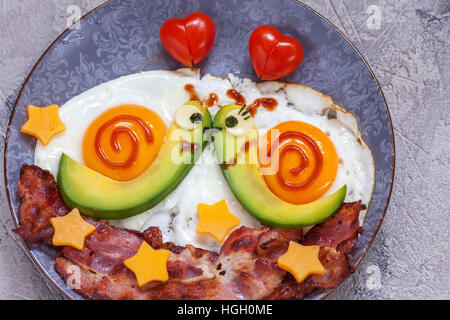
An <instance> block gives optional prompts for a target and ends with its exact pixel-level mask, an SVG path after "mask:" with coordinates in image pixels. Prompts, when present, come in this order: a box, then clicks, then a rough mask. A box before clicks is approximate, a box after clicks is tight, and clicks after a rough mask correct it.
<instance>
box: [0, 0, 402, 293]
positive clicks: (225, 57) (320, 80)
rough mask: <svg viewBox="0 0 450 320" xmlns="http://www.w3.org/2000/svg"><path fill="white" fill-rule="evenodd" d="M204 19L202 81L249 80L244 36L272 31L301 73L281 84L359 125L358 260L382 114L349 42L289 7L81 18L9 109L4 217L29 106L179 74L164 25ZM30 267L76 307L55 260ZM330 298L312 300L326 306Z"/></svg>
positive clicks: (133, 11)
mask: <svg viewBox="0 0 450 320" xmlns="http://www.w3.org/2000/svg"><path fill="white" fill-rule="evenodd" d="M195 11H201V12H203V13H206V14H208V15H209V16H210V17H212V19H213V20H214V22H215V24H216V43H215V45H214V47H213V50H212V52H211V54H210V55H209V57H208V58H207V59H206V60H204V61H202V62H201V63H200V65H199V67H200V69H201V71H202V73H203V74H206V73H211V74H213V75H215V76H227V74H228V73H233V74H235V75H237V76H239V77H247V78H250V79H251V80H253V81H257V80H258V79H257V78H256V75H255V73H254V71H253V68H252V65H251V63H250V59H249V55H248V45H247V44H248V38H249V36H250V33H251V32H252V30H254V29H255V28H256V27H257V26H259V25H263V24H270V25H273V26H275V27H276V28H278V29H279V30H280V31H281V32H282V33H285V34H288V35H291V36H294V37H295V38H297V39H299V40H300V42H301V43H302V45H303V47H304V51H305V58H304V61H303V63H302V65H301V66H300V68H299V70H297V71H296V72H295V73H293V74H291V75H290V76H288V77H287V78H285V79H282V80H283V81H287V82H294V83H300V84H303V85H306V86H309V87H311V88H313V89H316V90H318V91H320V92H323V93H325V94H328V95H330V96H331V97H332V98H333V101H334V102H335V103H337V104H338V105H340V106H342V107H344V108H345V109H347V110H348V111H350V112H352V113H353V114H354V115H355V116H356V118H357V119H358V123H359V128H360V130H361V134H362V137H363V139H364V141H365V142H366V143H367V144H368V145H369V147H370V149H371V150H372V153H373V156H374V161H375V188H374V193H373V197H372V201H371V203H370V206H369V208H368V212H367V215H366V219H365V221H364V225H363V227H364V232H363V233H362V234H361V236H360V238H359V240H358V243H357V245H356V247H355V248H354V251H353V256H354V259H355V262H359V261H360V259H361V258H362V256H363V255H364V253H365V252H366V251H367V249H368V247H369V245H370V244H371V242H372V241H373V239H374V237H375V234H376V233H377V230H378V228H379V227H380V224H381V222H382V220H383V217H384V215H385V213H386V210H387V206H388V203H389V198H390V194H391V189H392V184H393V178H394V159H395V152H394V140H393V129H392V123H391V120H390V115H389V110H388V107H387V104H386V101H385V99H384V96H383V93H382V91H381V88H380V86H379V84H378V81H377V80H376V78H375V76H374V74H373V72H372V70H371V69H370V67H369V66H368V64H367V62H366V61H365V60H364V58H363V57H362V56H361V54H360V53H359V52H358V50H357V49H356V48H355V47H354V45H352V43H351V42H350V41H349V40H348V39H347V38H346V37H345V36H344V35H343V34H342V33H341V32H340V31H339V30H338V29H337V28H336V27H335V26H333V25H332V24H331V23H330V22H329V21H327V20H326V19H325V18H324V17H322V16H321V15H320V14H318V13H317V12H315V11H314V10H312V9H311V8H309V7H307V6H306V5H304V4H302V3H301V2H299V1H294V0H279V1H277V2H276V5H274V1H273V0H245V1H244V0H229V1H219V0H217V1H212V0H189V1H176V0H155V1H143V0H112V1H109V2H106V3H105V4H103V5H102V6H100V7H98V8H96V9H94V10H93V11H91V12H90V13H88V14H87V15H86V16H84V17H83V18H82V19H81V20H80V21H79V22H78V23H77V25H76V27H75V28H72V29H70V30H66V31H65V32H63V33H62V34H61V35H60V36H59V37H58V38H57V39H56V41H55V42H54V43H53V44H52V45H51V46H50V47H49V48H48V49H47V51H46V52H45V53H44V54H43V56H42V57H41V58H40V59H39V61H38V62H37V63H36V65H35V67H34V68H33V70H32V71H31V73H30V75H29V76H28V78H27V79H26V81H25V83H24V85H23V87H22V90H21V91H20V93H19V96H18V98H17V101H16V104H15V106H14V109H13V112H12V116H11V119H10V125H9V128H8V135H7V141H6V146H5V162H4V163H5V185H6V189H7V195H8V200H9V204H10V208H11V213H12V217H13V219H14V221H15V223H16V224H18V216H17V213H18V207H19V203H20V202H19V200H20V199H19V197H18V193H17V180H18V178H19V174H20V167H21V165H22V164H24V163H28V164H32V163H33V162H34V161H33V158H34V148H35V144H36V142H35V139H34V138H32V137H30V136H28V135H25V134H21V133H20V129H21V127H22V125H23V124H24V123H25V122H26V120H27V112H26V110H27V106H28V105H29V104H33V105H38V106H47V105H50V104H59V105H63V104H64V103H65V102H66V101H68V100H69V99H71V98H72V97H74V96H76V95H78V94H80V93H82V92H83V91H85V90H87V89H90V88H92V87H94V86H96V85H99V84H101V83H103V82H106V81H109V80H112V79H115V78H118V77H120V76H124V75H128V74H132V73H136V72H139V71H147V70H155V69H169V70H172V69H177V68H180V67H182V66H181V65H180V64H178V63H177V62H176V61H175V60H174V59H172V58H171V57H170V56H169V55H168V54H167V53H166V52H165V50H164V49H163V47H162V45H161V43H160V40H159V29H160V27H161V25H162V23H163V22H164V21H165V20H166V19H168V18H171V17H182V16H185V15H187V14H189V13H191V12H195ZM25 245H26V247H27V248H28V255H29V257H30V258H31V260H32V261H33V263H34V264H35V265H36V266H37V267H38V268H39V269H40V270H41V271H42V273H43V274H44V275H45V276H46V277H47V278H48V279H49V280H50V282H51V283H52V284H53V285H54V286H55V287H56V288H58V290H59V291H60V292H61V293H62V294H64V296H66V297H67V298H70V299H82V298H81V296H79V295H78V294H76V293H75V292H74V291H72V290H70V289H68V288H67V287H66V285H65V283H64V281H63V280H62V279H61V278H60V277H59V276H58V274H56V272H55V270H54V268H53V266H54V258H55V256H56V252H55V251H54V250H53V249H49V248H46V247H44V246H43V245H34V244H25ZM329 293H330V290H327V291H321V292H316V293H315V294H313V295H312V296H311V297H309V298H311V299H320V298H324V297H325V296H326V295H327V294H329Z"/></svg>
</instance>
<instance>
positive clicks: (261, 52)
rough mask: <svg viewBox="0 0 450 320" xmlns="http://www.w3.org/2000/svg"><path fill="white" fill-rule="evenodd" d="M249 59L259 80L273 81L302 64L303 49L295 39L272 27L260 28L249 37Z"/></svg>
mask: <svg viewBox="0 0 450 320" xmlns="http://www.w3.org/2000/svg"><path fill="white" fill-rule="evenodd" d="M249 52H250V59H251V60H252V64H253V68H254V69H255V71H256V74H257V75H258V77H259V78H260V79H261V80H275V79H280V78H283V77H286V76H287V75H289V74H291V73H292V72H294V71H295V70H296V69H297V68H298V67H299V66H300V64H301V63H302V60H303V48H302V45H301V44H300V42H299V41H298V40H297V39H294V38H292V37H288V36H285V35H283V34H282V33H281V32H280V31H278V30H277V29H276V28H274V27H272V26H260V27H258V28H256V29H255V30H254V31H253V32H252V34H251V35H250V40H249Z"/></svg>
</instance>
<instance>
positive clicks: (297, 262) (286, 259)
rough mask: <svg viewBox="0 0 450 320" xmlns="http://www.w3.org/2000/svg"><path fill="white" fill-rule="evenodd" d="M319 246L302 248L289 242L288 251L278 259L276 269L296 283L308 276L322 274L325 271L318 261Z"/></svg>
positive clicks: (295, 243)
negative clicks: (290, 276)
mask: <svg viewBox="0 0 450 320" xmlns="http://www.w3.org/2000/svg"><path fill="white" fill-rule="evenodd" d="M319 249H320V247H319V246H302V245H301V244H298V243H297V242H294V241H291V242H289V248H288V251H287V252H286V253H285V254H283V255H282V256H281V257H279V258H278V267H280V268H281V269H283V270H286V271H287V272H289V273H290V274H292V275H293V276H294V278H295V280H297V281H298V282H302V281H303V280H305V278H306V277H307V276H309V275H310V274H323V273H324V272H325V269H324V268H323V265H322V264H321V263H320V260H319Z"/></svg>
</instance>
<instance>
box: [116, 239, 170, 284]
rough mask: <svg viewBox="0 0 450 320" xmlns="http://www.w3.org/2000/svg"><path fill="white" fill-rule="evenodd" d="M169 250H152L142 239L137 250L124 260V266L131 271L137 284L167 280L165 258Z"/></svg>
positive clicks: (166, 258) (167, 256)
mask: <svg viewBox="0 0 450 320" xmlns="http://www.w3.org/2000/svg"><path fill="white" fill-rule="evenodd" d="M169 255H170V251H168V250H154V249H153V248H152V247H150V245H149V244H148V243H147V242H145V241H142V244H141V247H140V248H139V250H138V252H137V253H136V254H135V255H134V256H132V257H131V258H129V259H127V260H125V261H124V264H125V266H126V267H127V268H128V269H130V270H131V271H133V273H134V274H135V276H136V279H137V281H138V284H139V286H140V287H141V286H143V285H145V284H147V283H149V282H150V281H155V280H157V281H167V280H169V274H168V273H167V260H168V259H169Z"/></svg>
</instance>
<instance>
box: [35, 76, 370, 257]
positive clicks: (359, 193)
mask: <svg viewBox="0 0 450 320" xmlns="http://www.w3.org/2000/svg"><path fill="white" fill-rule="evenodd" d="M186 85H191V88H193V89H194V90H195V95H197V96H198V97H197V98H200V99H201V100H202V101H204V102H205V103H207V104H210V112H211V115H212V116H213V117H214V115H215V114H216V113H217V111H218V110H219V108H220V107H221V106H223V105H227V104H233V103H236V102H238V101H237V99H243V100H245V101H246V102H247V104H251V103H252V102H253V101H256V100H257V99H261V98H268V97H270V98H273V99H275V100H276V101H277V106H276V108H274V109H273V110H270V109H269V108H264V107H260V108H258V110H257V112H256V114H255V115H254V121H255V123H256V126H257V128H258V130H259V134H260V136H263V135H265V134H266V133H267V131H268V130H270V129H271V128H273V127H275V126H277V125H278V124H280V123H283V122H285V121H293V120H295V121H301V122H305V123H308V124H310V125H313V126H315V127H317V128H319V129H320V130H322V131H323V132H324V133H325V134H326V135H327V136H328V137H329V139H330V140H331V141H332V142H333V144H334V147H335V149H336V153H337V156H338V158H339V164H338V169H337V173H336V178H335V179H334V181H333V183H332V185H331V187H330V188H329V189H328V191H327V192H326V193H325V194H324V195H323V196H327V195H330V194H332V193H333V192H335V191H336V190H338V189H339V188H340V187H342V186H343V185H344V184H346V185H347V188H348V189H347V190H348V192H347V196H346V199H345V201H346V202H350V201H357V200H362V202H363V203H364V204H367V205H368V204H369V202H370V198H371V195H372V191H373V185H374V164H373V159H372V154H371V152H370V149H369V148H368V147H367V145H366V144H365V143H364V142H363V141H362V139H361V136H360V134H359V131H358V126H357V122H356V120H355V118H354V117H353V116H352V115H351V114H350V113H347V112H345V110H344V109H341V108H339V107H338V106H336V105H334V104H333V101H332V99H331V98H330V97H328V96H325V95H323V94H321V93H320V92H317V91H315V90H313V89H311V88H308V87H304V86H301V85H297V84H287V83H281V82H276V81H269V82H262V83H255V82H252V81H250V80H248V79H240V78H238V77H235V76H233V75H229V76H228V77H227V78H218V77H214V76H212V75H205V76H203V77H201V76H200V73H199V71H198V70H191V69H180V70H177V71H161V70H156V71H148V72H142V73H138V74H133V75H129V76H125V77H121V78H118V79H115V80H112V81H109V82H106V83H104V84H101V85H99V86H97V87H94V88H92V89H90V90H87V91H86V92H84V93H82V94H80V95H78V96H76V97H74V98H72V99H71V100H69V101H68V102H67V103H65V104H64V105H63V106H61V107H60V111H59V114H60V118H61V120H62V122H63V123H64V124H65V126H66V130H65V131H64V132H62V133H60V134H58V135H56V136H55V137H54V138H53V139H52V140H51V141H50V142H49V143H48V144H47V145H46V146H44V145H43V144H41V143H40V142H38V143H37V145H36V149H35V164H36V165H38V166H40V167H41V168H43V169H46V170H49V171H50V172H51V173H52V174H53V175H54V176H56V175H57V172H58V164H59V159H60V157H61V154H62V153H66V154H67V155H68V156H70V157H71V158H73V159H74V160H76V161H78V162H80V163H83V164H86V165H88V164H87V163H86V159H87V158H86V150H83V145H84V143H85V136H89V134H86V133H87V132H89V128H90V126H91V125H93V123H94V124H95V123H96V121H97V122H99V121H100V120H99V119H101V117H102V115H104V114H105V113H107V112H112V111H111V110H113V109H114V108H117V107H118V106H130V105H131V106H138V107H139V108H146V109H148V110H149V111H150V112H152V113H150V114H149V117H155V118H159V119H160V120H161V126H160V129H158V130H160V132H161V133H162V134H164V132H165V131H164V130H165V129H164V126H165V127H167V128H168V127H169V126H170V124H171V123H172V121H174V114H175V111H176V110H177V109H178V108H179V107H180V106H182V105H183V104H184V103H186V102H187V101H188V100H189V99H191V98H192V95H193V92H192V91H189V90H186ZM233 90H234V91H233ZM241 103H242V101H241ZM141 111H142V112H144V113H146V111H145V110H141ZM105 121H106V120H105ZM101 123H102V122H101V121H100V122H99V123H97V126H98V125H101ZM123 139H125V140H126V137H125V138H123ZM125 140H124V141H125ZM124 143H125V142H124ZM85 148H86V146H85ZM145 152H150V151H144V153H145ZM91 160H92V159H91ZM91 167H92V165H91ZM144 169H145V164H144ZM98 170H101V169H98ZM100 172H101V173H103V174H106V173H104V172H102V171H100ZM138 174H139V173H136V172H135V173H133V174H132V175H131V176H130V177H131V178H132V177H134V176H136V175H138ZM130 177H128V178H127V179H129V178H130ZM224 199H225V200H226V202H227V205H228V208H229V210H230V212H231V213H232V214H233V215H235V216H236V217H238V218H239V220H240V222H241V223H240V225H239V226H242V225H244V226H247V227H250V228H256V227H260V226H261V224H260V223H259V222H258V221H257V220H256V219H254V218H253V217H252V216H251V215H250V214H249V213H247V212H246V211H245V209H244V208H243V207H242V206H241V204H240V203H239V202H238V201H237V200H236V198H235V197H234V195H233V193H232V191H231V189H230V188H229V186H228V184H227V182H226V181H225V179H224V177H223V174H222V172H221V169H220V166H219V165H218V164H217V160H216V155H215V151H214V146H213V144H212V143H209V144H208V145H207V147H206V148H205V150H204V151H203V153H202V156H201V158H200V160H199V162H198V163H197V164H196V165H195V166H194V167H193V169H192V170H191V172H190V173H189V174H188V175H187V176H186V178H185V179H184V180H183V181H182V183H181V184H180V185H179V186H178V187H177V188H176V189H175V190H174V191H173V192H172V193H171V194H170V195H169V196H168V197H167V198H166V199H165V200H163V201H162V202H160V203H159V204H158V205H157V206H155V207H154V208H152V209H150V210H148V211H146V212H144V213H142V214H139V215H137V216H134V217H131V218H127V219H124V220H111V221H110V223H111V224H112V225H114V226H117V227H121V228H126V229H132V230H137V231H144V230H145V229H147V228H148V227H150V226H157V227H159V228H160V229H161V231H162V234H163V238H164V241H170V242H174V243H176V244H178V245H186V244H191V245H194V246H196V247H200V248H204V249H207V250H215V251H217V250H219V249H220V246H221V244H220V243H218V242H217V241H216V240H215V239H214V238H212V237H210V236H208V235H200V234H197V233H196V228H197V224H198V216H197V205H198V204H200V203H203V204H210V205H211V204H214V203H216V202H218V201H221V200H224ZM364 214H365V212H364V213H363V214H362V215H361V222H362V219H363V217H364ZM239 226H238V227H239ZM238 227H237V228H238Z"/></svg>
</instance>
